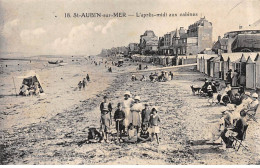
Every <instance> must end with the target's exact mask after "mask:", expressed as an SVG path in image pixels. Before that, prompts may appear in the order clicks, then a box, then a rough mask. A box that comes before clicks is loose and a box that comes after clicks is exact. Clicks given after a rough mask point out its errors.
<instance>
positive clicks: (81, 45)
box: [51, 19, 117, 54]
mask: <svg viewBox="0 0 260 168" xmlns="http://www.w3.org/2000/svg"><path fill="white" fill-rule="evenodd" d="M116 23H117V20H116V19H112V20H109V21H108V22H107V24H105V25H95V23H94V22H89V23H87V24H81V25H78V26H74V27H72V28H71V30H70V32H69V33H68V35H67V36H66V37H59V38H57V39H55V40H54V42H53V43H52V45H51V48H52V50H54V51H55V53H59V54H92V53H96V50H97V47H96V46H98V45H101V43H102V42H104V41H105V39H107V38H106V37H107V36H108V32H109V31H112V28H113V26H114V25H115V24H116Z"/></svg>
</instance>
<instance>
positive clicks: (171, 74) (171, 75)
mask: <svg viewBox="0 0 260 168" xmlns="http://www.w3.org/2000/svg"><path fill="white" fill-rule="evenodd" d="M169 74H170V77H171V80H173V73H172V71H170V73H169Z"/></svg>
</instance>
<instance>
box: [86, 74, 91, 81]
mask: <svg viewBox="0 0 260 168" xmlns="http://www.w3.org/2000/svg"><path fill="white" fill-rule="evenodd" d="M86 78H87V81H88V82H89V81H90V78H89V75H88V74H87V77H86Z"/></svg>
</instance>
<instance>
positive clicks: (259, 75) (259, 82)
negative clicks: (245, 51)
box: [255, 54, 260, 89]
mask: <svg viewBox="0 0 260 168" xmlns="http://www.w3.org/2000/svg"><path fill="white" fill-rule="evenodd" d="M255 66H256V88H257V89H260V55H259V54H257V56H256V58H255Z"/></svg>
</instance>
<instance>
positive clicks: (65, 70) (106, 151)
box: [0, 58, 260, 165]
mask: <svg viewBox="0 0 260 168" xmlns="http://www.w3.org/2000/svg"><path fill="white" fill-rule="evenodd" d="M78 59H80V58H78ZM81 59H82V58H81ZM99 59H100V58H99ZM46 66H47V65H46ZM148 66H149V65H148ZM136 67H137V63H132V62H126V63H125V64H124V66H123V67H119V68H117V67H115V68H113V73H108V72H107V67H104V65H101V66H95V65H93V64H91V63H90V62H89V61H86V60H85V59H82V60H81V61H76V62H73V63H72V62H70V63H69V65H67V66H62V67H59V66H54V67H51V65H48V67H47V68H44V69H42V70H41V69H37V70H36V72H37V73H38V74H39V75H40V77H41V80H42V83H43V86H44V88H45V92H46V95H45V96H44V97H15V96H10V95H12V94H14V90H13V89H12V88H13V87H12V86H13V84H12V79H11V78H12V76H19V75H20V74H21V73H25V72H24V71H18V72H15V71H14V72H10V73H7V72H6V73H5V72H4V73H3V80H2V81H1V87H4V89H2V90H1V95H3V96H2V97H1V109H3V110H2V112H1V118H2V119H1V131H0V133H1V137H2V139H1V148H3V149H4V150H3V152H1V164H73V165H74V164H134V165H136V164H174V165H175V164H206V165H208V164H210V165H212V164H222V165H226V164H260V156H259V155H260V153H259V151H260V150H259V149H260V143H259V142H260V136H259V135H260V132H259V123H256V122H254V121H250V122H249V128H248V132H247V137H246V140H245V142H244V143H245V144H246V146H247V147H248V149H249V150H248V151H247V150H243V149H242V148H241V149H240V150H239V151H238V152H236V151H235V150H234V149H228V150H226V151H224V150H221V149H220V148H219V146H216V145H196V144H195V143H191V142H198V141H203V140H205V138H206V137H207V133H208V131H209V130H210V128H211V127H212V125H213V124H214V123H215V122H217V120H218V119H219V118H220V117H221V108H222V107H223V106H220V105H216V106H210V105H209V103H208V100H207V99H206V98H201V97H198V96H194V95H193V94H192V92H191V89H190V85H192V84H193V85H195V84H196V85H199V86H201V85H202V84H203V81H202V79H204V78H205V77H206V76H204V75H203V74H200V73H199V72H196V71H195V70H194V67H188V68H180V69H178V68H175V69H173V70H172V71H173V73H174V79H173V80H172V81H168V82H155V83H153V82H150V81H131V73H128V72H129V71H134V70H135V69H136ZM118 72H120V73H118ZM86 73H89V74H90V77H91V82H90V83H89V84H88V86H87V89H86V90H85V91H74V89H75V87H77V83H78V81H79V80H82V78H83V77H85V75H86ZM150 73H151V72H144V73H139V74H137V78H140V77H141V75H142V74H144V75H146V76H148V75H149V74H150ZM61 78H62V79H61ZM126 90H128V91H130V92H131V93H132V94H133V95H134V96H135V95H138V96H140V97H141V102H142V103H147V104H149V106H157V107H158V108H159V112H158V113H159V115H160V118H161V123H160V130H161V132H160V135H159V136H160V144H159V145H158V144H157V143H156V142H155V141H154V142H145V143H137V144H128V143H120V144H116V143H113V142H112V143H91V144H86V143H84V140H85V139H86V137H87V131H88V128H89V127H96V128H99V126H100V125H99V119H100V111H99V105H100V102H101V101H102V98H103V96H104V95H108V97H109V100H110V101H111V102H112V106H113V107H115V106H116V104H117V103H118V102H120V101H121V100H122V99H123V93H124V92H125V91H126ZM10 102H12V103H11V104H10ZM113 113H114V110H113ZM256 118H259V112H257V116H256ZM112 127H113V129H112V133H115V132H116V129H115V124H114V125H113V126H112Z"/></svg>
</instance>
